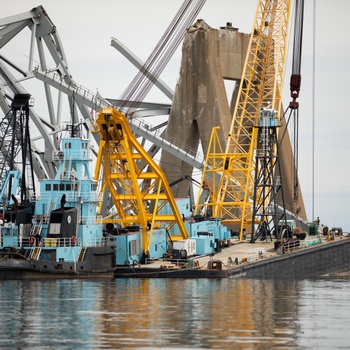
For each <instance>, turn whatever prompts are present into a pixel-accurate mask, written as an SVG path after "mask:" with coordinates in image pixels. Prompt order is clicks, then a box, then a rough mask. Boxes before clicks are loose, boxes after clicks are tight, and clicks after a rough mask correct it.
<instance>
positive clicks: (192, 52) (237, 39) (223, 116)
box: [160, 20, 306, 219]
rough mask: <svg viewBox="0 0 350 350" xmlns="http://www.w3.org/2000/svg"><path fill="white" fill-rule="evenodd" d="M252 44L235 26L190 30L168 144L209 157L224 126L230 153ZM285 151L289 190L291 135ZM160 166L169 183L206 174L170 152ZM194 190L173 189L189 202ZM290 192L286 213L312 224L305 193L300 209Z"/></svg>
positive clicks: (223, 135)
mask: <svg viewBox="0 0 350 350" xmlns="http://www.w3.org/2000/svg"><path fill="white" fill-rule="evenodd" d="M249 38H250V35H249V34H245V33H240V32H239V31H238V29H237V28H234V27H232V25H231V24H230V23H227V25H226V26H224V27H221V28H220V29H213V28H211V27H210V26H209V25H208V24H207V23H206V22H205V21H204V20H198V21H197V22H196V23H195V24H194V26H192V27H191V28H189V29H188V31H187V33H186V36H185V39H184V42H183V46H182V62H181V67H180V75H179V79H178V83H177V85H176V90H175V94H174V98H173V103H172V108H171V113H170V116H169V120H168V126H167V130H166V135H167V136H166V138H168V139H169V140H171V139H176V140H177V141H179V142H180V143H182V144H185V145H186V146H188V147H189V149H198V147H201V148H202V152H203V154H204V155H206V154H207V151H208V145H209V141H210V136H211V132H212V129H213V128H214V127H217V126H219V127H220V130H219V132H218V134H219V139H220V143H221V145H222V146H223V147H224V149H225V145H226V142H227V139H228V134H229V132H230V127H231V120H232V115H233V110H234V106H235V103H236V98H237V94H238V89H239V82H240V79H241V76H242V70H243V68H244V62H245V57H246V52H247V49H248V44H249ZM225 81H226V82H227V81H231V82H232V85H234V88H233V91H230V92H228V91H227V90H226V86H228V84H225ZM233 82H236V84H233ZM225 85H226V86H225ZM228 96H229V97H228ZM229 100H230V101H229ZM280 134H281V133H280ZM282 147H283V148H284V150H282V151H281V152H280V154H281V156H288V157H289V158H288V160H287V161H283V162H282V166H283V167H285V169H283V170H282V181H283V184H284V177H286V180H287V181H289V182H290V180H291V179H290V176H288V174H289V173H290V169H287V167H288V166H290V159H291V158H290V157H291V156H292V151H291V145H290V142H289V137H287V135H286V136H285V137H284V141H283V145H282ZM160 166H161V168H162V170H163V171H164V173H165V175H166V177H167V179H168V182H169V183H172V182H174V181H176V180H178V179H180V178H182V177H183V176H184V175H189V176H192V177H195V176H196V175H199V174H200V170H194V171H193V167H192V166H190V165H189V164H187V163H185V162H183V161H181V160H180V159H177V158H175V157H174V156H172V155H171V154H169V153H168V152H166V151H162V155H161V160H160ZM288 177H289V178H288ZM190 186H192V184H191V183H189V182H185V181H182V182H179V183H177V184H176V185H174V186H173V187H172V188H171V189H172V192H173V195H174V197H176V198H184V197H187V196H189V195H190V193H191V191H190ZM284 187H285V186H284ZM286 189H287V191H284V196H285V201H286V207H287V208H288V209H290V210H292V212H295V210H298V214H299V216H300V217H301V218H303V219H306V213H305V208H304V203H303V199H302V195H301V192H300V193H299V195H298V201H297V203H296V202H295V195H294V193H293V187H292V188H291V186H288V185H286ZM299 191H300V189H299Z"/></svg>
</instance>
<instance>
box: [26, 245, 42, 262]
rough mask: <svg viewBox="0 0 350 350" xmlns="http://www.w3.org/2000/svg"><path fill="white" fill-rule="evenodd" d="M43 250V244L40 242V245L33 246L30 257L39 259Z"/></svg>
mask: <svg viewBox="0 0 350 350" xmlns="http://www.w3.org/2000/svg"><path fill="white" fill-rule="evenodd" d="M41 250H42V245H41V242H40V245H39V246H38V247H35V246H33V248H32V250H31V252H30V255H29V259H32V260H38V259H39V256H40V253H41Z"/></svg>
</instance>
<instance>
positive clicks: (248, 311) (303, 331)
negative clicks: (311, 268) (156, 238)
mask: <svg viewBox="0 0 350 350" xmlns="http://www.w3.org/2000/svg"><path fill="white" fill-rule="evenodd" d="M349 290H350V280H349V279H341V278H327V279H315V280H239V279H237V280H231V279H224V280H208V279H94V280H74V279H72V280H67V279H61V280H1V281H0V297H1V298H0V319H1V327H0V348H1V349H27V348H28V349H29V348H30V349H270V348H275V349H349V348H350V332H349V323H350V298H349V293H350V292H349Z"/></svg>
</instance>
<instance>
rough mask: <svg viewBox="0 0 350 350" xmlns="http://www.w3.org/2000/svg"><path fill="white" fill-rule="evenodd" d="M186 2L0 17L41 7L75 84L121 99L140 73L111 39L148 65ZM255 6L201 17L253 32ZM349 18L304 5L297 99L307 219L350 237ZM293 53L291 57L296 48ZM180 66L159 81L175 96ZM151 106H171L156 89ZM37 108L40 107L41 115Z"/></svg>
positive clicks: (324, 4)
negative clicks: (33, 11)
mask: <svg viewBox="0 0 350 350" xmlns="http://www.w3.org/2000/svg"><path fill="white" fill-rule="evenodd" d="M182 3H183V0H171V1H169V0H168V1H164V0H147V1H145V0H127V1H126V0H123V1H122V0H100V1H98V2H97V1H92V0H84V1H82V0H75V1H71V0H42V1H41V2H40V0H39V1H38V0H35V1H33V0H15V1H12V2H7V4H6V7H5V6H4V7H3V8H2V9H1V17H7V16H11V15H16V14H19V13H22V12H27V11H29V10H30V9H31V8H33V7H36V6H38V5H43V7H44V8H45V10H46V12H47V13H48V15H49V17H50V18H51V20H52V21H53V23H54V24H55V25H56V27H57V31H58V33H59V36H60V38H61V41H62V44H63V47H64V50H65V53H66V57H67V60H68V63H69V68H70V71H71V73H72V75H73V79H74V80H75V81H76V82H77V83H79V84H81V85H83V86H84V87H86V88H88V89H89V90H92V91H96V89H98V90H99V92H100V93H101V95H103V96H104V97H113V98H117V97H119V96H120V95H121V93H122V92H123V91H124V89H125V88H126V87H127V85H128V84H129V82H130V81H131V80H132V79H133V77H134V76H135V74H136V70H135V69H134V67H133V66H132V65H131V64H130V63H129V62H127V60H126V59H125V58H124V57H123V56H121V54H119V52H118V51H116V50H115V49H114V48H112V47H111V46H110V38H111V37H112V36H113V37H116V38H117V39H118V40H120V41H121V42H122V43H124V44H125V45H126V46H127V47H128V48H129V49H131V50H132V51H133V52H134V53H135V54H137V55H138V56H139V57H140V58H141V59H143V60H146V59H147V57H148V56H149V54H150V53H151V52H152V50H153V48H154V47H155V45H156V44H157V42H158V41H159V39H160V37H161V36H162V34H163V33H164V31H165V30H166V28H167V26H168V25H169V23H170V21H171V20H172V19H173V17H174V16H175V14H176V12H177V11H178V9H179V8H180V6H181V4H182ZM315 3H316V34H315V37H316V41H315V53H316V55H315V90H314V92H313V89H312V86H313V84H312V76H313V75H312V72H313V9H314V7H313V5H314V4H315ZM256 5H257V0H207V1H206V3H205V5H204V7H203V9H202V11H201V13H200V14H199V16H198V18H202V19H204V20H205V21H206V22H207V23H208V24H209V25H210V26H211V27H213V28H218V27H219V26H223V25H225V23H226V22H232V23H233V25H234V26H235V27H238V28H239V29H240V31H242V32H247V33H250V32H251V28H252V25H253V20H254V15H255V10H256ZM349 13H350V1H348V0H333V1H332V2H331V3H330V2H329V0H317V1H316V0H314V1H311V0H310V1H306V8H305V25H304V46H303V62H302V67H301V70H302V86H301V92H300V98H299V103H300V108H299V117H300V122H299V125H300V126H299V128H300V129H299V177H300V184H301V188H302V192H303V196H304V201H305V205H306V211H307V214H308V219H309V220H310V221H311V220H313V219H314V218H313V217H312V215H313V214H314V216H315V218H316V217H317V216H319V217H320V219H321V222H322V223H323V224H324V225H328V226H329V227H333V226H341V227H343V229H344V230H345V231H347V232H350V205H349V203H348V202H349V200H350V184H349V182H348V177H347V176H348V172H349V171H350V167H349V164H348V162H349V158H350V157H349V151H350V135H349V132H350V118H349V116H348V115H349V111H348V106H347V105H346V104H345V103H344V102H345V101H348V100H349V99H350V97H349V92H348V91H349V89H348V88H346V87H347V86H348V83H349V81H350V63H349V62H350V38H349V35H348V34H347V31H345V30H344V25H345V23H348V18H347V17H348V14H349ZM18 40H19V41H18V42H19V44H17V45H16V47H12V48H9V49H6V55H7V56H9V57H10V58H13V56H16V59H18V60H21V59H23V60H24V59H25V57H24V55H27V54H28V49H27V47H28V45H29V36H26V37H25V36H24V35H23V36H20V37H19V38H18ZM22 50H23V51H22ZM288 52H289V54H291V49H290V50H289V51H288ZM12 55H13V56H12ZM180 60H181V50H180V48H179V50H177V52H176V54H175V55H174V56H173V59H172V60H171V61H170V63H169V64H168V66H167V67H166V69H165V70H164V72H163V74H162V75H161V78H162V79H163V80H164V81H165V82H166V83H167V84H168V85H169V86H170V87H171V88H173V89H174V88H175V85H176V81H177V78H178V75H179V68H180ZM290 69H291V64H290V63H288V65H287V67H286V78H285V86H286V89H285V93H284V98H283V101H284V104H285V105H287V104H288V103H289V100H290V98H289V77H290ZM29 92H31V91H29ZM313 94H314V95H315V99H314V100H313ZM146 100H147V101H150V102H169V101H168V100H167V98H166V97H165V96H163V95H162V94H161V93H159V92H158V91H157V90H156V89H152V91H151V92H150V94H149V95H148V97H147V98H146ZM39 103H40V102H39V101H38V100H36V105H35V107H36V109H37V108H38V104H39ZM313 108H314V109H313ZM313 110H314V112H315V113H314V123H313ZM313 124H314V129H313ZM313 130H314V131H315V133H314V134H313ZM313 138H314V139H315V144H314V147H315V151H314V156H313V152H312V150H313V147H312V144H313V143H312V140H313ZM313 166H314V174H315V176H314V179H313V176H312V174H313ZM313 203H314V205H313ZM313 209H314V211H313Z"/></svg>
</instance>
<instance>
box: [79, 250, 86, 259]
mask: <svg viewBox="0 0 350 350" xmlns="http://www.w3.org/2000/svg"><path fill="white" fill-rule="evenodd" d="M86 249H87V248H83V247H81V248H80V252H79V256H78V261H83V260H84V258H85V253H86Z"/></svg>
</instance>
